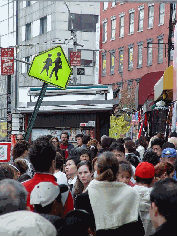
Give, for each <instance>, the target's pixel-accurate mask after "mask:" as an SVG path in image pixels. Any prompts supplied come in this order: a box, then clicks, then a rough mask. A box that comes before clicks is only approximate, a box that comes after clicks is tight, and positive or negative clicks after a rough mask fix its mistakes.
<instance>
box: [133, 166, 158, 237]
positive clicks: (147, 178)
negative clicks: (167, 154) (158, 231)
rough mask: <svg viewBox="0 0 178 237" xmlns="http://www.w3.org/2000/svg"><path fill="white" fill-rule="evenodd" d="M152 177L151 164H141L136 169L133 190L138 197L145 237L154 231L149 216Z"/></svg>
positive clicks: (152, 168) (153, 170) (153, 171)
mask: <svg viewBox="0 0 178 237" xmlns="http://www.w3.org/2000/svg"><path fill="white" fill-rule="evenodd" d="M154 176H155V168H154V166H153V165H152V164H151V163H149V162H142V163H140V164H138V166H137V167H136V170H135V179H136V185H135V186H134V187H133V189H135V190H136V191H137V192H138V193H139V195H140V205H139V209H140V214H141V219H142V223H143V226H144V229H145V235H146V236H147V235H151V234H153V233H154V231H155V229H154V227H153V225H152V223H151V218H150V214H149V208H150V205H151V202H150V193H151V191H152V184H153V180H154Z"/></svg>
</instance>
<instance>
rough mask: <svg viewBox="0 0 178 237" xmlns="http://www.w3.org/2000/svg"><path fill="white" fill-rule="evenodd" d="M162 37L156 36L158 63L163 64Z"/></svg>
mask: <svg viewBox="0 0 178 237" xmlns="http://www.w3.org/2000/svg"><path fill="white" fill-rule="evenodd" d="M163 37H164V35H160V36H158V63H163V49H164V44H163Z"/></svg>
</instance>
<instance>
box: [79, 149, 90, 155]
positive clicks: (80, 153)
mask: <svg viewBox="0 0 178 237" xmlns="http://www.w3.org/2000/svg"><path fill="white" fill-rule="evenodd" d="M83 154H87V155H88V156H89V155H90V154H89V150H88V149H85V148H83V149H80V150H79V155H80V156H81V155H83Z"/></svg>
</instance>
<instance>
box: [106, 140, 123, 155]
mask: <svg viewBox="0 0 178 237" xmlns="http://www.w3.org/2000/svg"><path fill="white" fill-rule="evenodd" d="M114 150H117V151H120V152H123V153H124V154H125V148H124V146H123V145H122V144H121V143H117V142H113V143H112V144H111V145H110V147H109V151H114Z"/></svg>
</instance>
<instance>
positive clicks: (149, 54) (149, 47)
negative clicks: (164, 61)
mask: <svg viewBox="0 0 178 237" xmlns="http://www.w3.org/2000/svg"><path fill="white" fill-rule="evenodd" d="M152 42H153V39H147V66H151V65H152V57H153V48H152V46H153V44H152Z"/></svg>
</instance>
